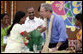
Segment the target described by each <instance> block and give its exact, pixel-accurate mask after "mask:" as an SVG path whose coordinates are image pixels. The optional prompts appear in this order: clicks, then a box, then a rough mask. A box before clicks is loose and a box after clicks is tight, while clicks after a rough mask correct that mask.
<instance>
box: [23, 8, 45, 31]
mask: <svg viewBox="0 0 83 54" xmlns="http://www.w3.org/2000/svg"><path fill="white" fill-rule="evenodd" d="M27 15H28V16H27V18H26V21H25V23H24V27H25V28H26V31H27V32H30V31H33V30H34V29H37V28H38V27H45V26H44V21H43V20H42V19H40V18H37V17H35V10H34V8H33V7H28V8H27ZM28 28H29V29H28Z"/></svg>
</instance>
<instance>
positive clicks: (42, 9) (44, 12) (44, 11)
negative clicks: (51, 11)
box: [40, 7, 48, 18]
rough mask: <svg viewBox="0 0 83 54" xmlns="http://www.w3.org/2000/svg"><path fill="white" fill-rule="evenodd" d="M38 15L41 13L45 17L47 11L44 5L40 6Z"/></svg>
mask: <svg viewBox="0 0 83 54" xmlns="http://www.w3.org/2000/svg"><path fill="white" fill-rule="evenodd" d="M40 15H41V16H42V17H43V18H47V15H48V11H46V10H45V8H44V7H41V8H40Z"/></svg>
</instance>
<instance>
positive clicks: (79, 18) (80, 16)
mask: <svg viewBox="0 0 83 54" xmlns="http://www.w3.org/2000/svg"><path fill="white" fill-rule="evenodd" d="M75 18H76V19H77V20H79V21H80V22H81V23H82V14H77V15H76V16H75Z"/></svg>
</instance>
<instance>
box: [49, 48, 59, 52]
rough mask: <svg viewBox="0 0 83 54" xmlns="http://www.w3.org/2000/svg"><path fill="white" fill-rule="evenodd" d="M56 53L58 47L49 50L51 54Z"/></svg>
mask: <svg viewBox="0 0 83 54" xmlns="http://www.w3.org/2000/svg"><path fill="white" fill-rule="evenodd" d="M55 51H58V49H57V48H56V47H54V48H50V49H49V52H55Z"/></svg>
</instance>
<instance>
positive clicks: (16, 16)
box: [7, 11, 25, 36]
mask: <svg viewBox="0 0 83 54" xmlns="http://www.w3.org/2000/svg"><path fill="white" fill-rule="evenodd" d="M24 16H25V12H23V11H18V12H16V15H15V17H14V20H13V24H12V25H11V27H10V28H9V29H8V31H7V36H8V35H9V34H10V31H11V30H12V27H13V26H14V24H16V23H19V22H20V19H21V18H23V17H24Z"/></svg>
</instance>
